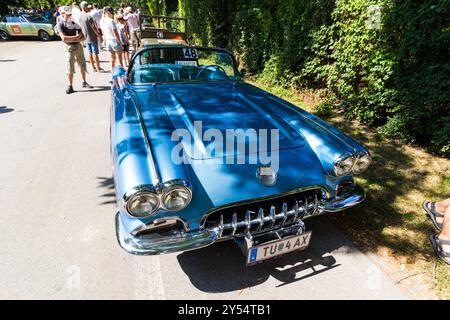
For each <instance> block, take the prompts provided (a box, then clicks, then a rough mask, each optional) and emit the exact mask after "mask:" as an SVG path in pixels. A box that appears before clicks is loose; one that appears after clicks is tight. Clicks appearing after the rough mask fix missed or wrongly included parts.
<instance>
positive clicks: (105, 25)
mask: <svg viewBox="0 0 450 320" xmlns="http://www.w3.org/2000/svg"><path fill="white" fill-rule="evenodd" d="M103 12H104V17H103V19H102V22H101V25H102V31H103V37H104V38H105V45H106V50H107V51H109V54H110V57H111V72H112V70H113V69H114V67H115V65H116V60H117V59H118V60H119V65H120V66H122V67H123V60H122V41H121V39H120V36H119V32H118V31H117V25H116V22H115V21H114V10H113V8H111V7H105V8H104V9H103Z"/></svg>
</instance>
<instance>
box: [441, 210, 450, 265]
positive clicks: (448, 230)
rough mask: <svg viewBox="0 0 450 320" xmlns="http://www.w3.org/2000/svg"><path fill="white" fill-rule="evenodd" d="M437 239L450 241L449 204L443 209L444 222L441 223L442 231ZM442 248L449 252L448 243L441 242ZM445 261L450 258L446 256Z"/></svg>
mask: <svg viewBox="0 0 450 320" xmlns="http://www.w3.org/2000/svg"><path fill="white" fill-rule="evenodd" d="M439 240H445V241H450V206H448V207H447V210H445V216H444V223H443V225H442V231H441V233H440V234H439ZM442 249H443V250H444V252H450V245H447V244H443V245H442ZM446 260H447V262H449V261H450V258H446Z"/></svg>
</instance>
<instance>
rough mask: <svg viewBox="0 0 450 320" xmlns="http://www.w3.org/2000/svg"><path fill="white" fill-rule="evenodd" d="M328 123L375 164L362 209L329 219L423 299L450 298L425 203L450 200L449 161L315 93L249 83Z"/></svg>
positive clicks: (365, 182) (361, 179) (361, 180)
mask: <svg viewBox="0 0 450 320" xmlns="http://www.w3.org/2000/svg"><path fill="white" fill-rule="evenodd" d="M250 82H251V83H253V84H254V85H256V86H258V87H260V88H263V89H265V90H267V91H269V92H271V93H273V94H275V95H277V96H279V97H281V98H283V99H285V100H288V101H289V102H291V103H294V104H295V105H297V106H299V107H301V108H303V109H305V110H307V111H309V112H311V113H314V114H316V115H318V116H322V118H324V117H325V118H324V120H326V121H328V122H330V123H331V124H332V125H334V126H335V127H337V128H338V129H340V130H341V131H342V132H344V133H346V134H347V135H349V136H351V137H353V138H355V139H356V140H357V141H359V142H360V143H362V144H363V145H365V146H366V147H367V148H368V149H369V150H370V152H371V154H372V157H373V163H372V165H371V167H370V168H369V170H368V171H367V172H365V173H364V174H363V175H361V176H358V177H356V178H355V180H356V182H357V183H358V184H359V185H361V186H362V187H363V188H364V189H365V190H366V192H367V199H366V200H365V201H364V202H363V203H362V204H361V205H359V206H356V207H354V208H352V209H350V210H347V211H343V212H341V213H339V214H336V215H334V216H329V217H330V219H332V220H333V221H334V222H335V223H337V224H338V225H339V226H340V227H341V229H342V230H343V232H344V233H345V234H346V235H347V236H348V237H349V238H350V239H351V240H352V241H353V242H354V243H355V244H356V245H357V246H358V247H359V248H360V249H361V250H362V251H363V252H374V253H376V254H378V256H380V257H381V258H383V259H385V260H387V261H389V262H390V263H391V264H392V265H393V266H394V267H395V268H398V270H399V271H402V272H403V273H406V274H408V276H407V279H406V280H405V281H407V282H409V284H411V283H413V284H414V285H417V284H418V283H420V287H421V288H422V289H421V290H420V292H419V296H418V298H441V299H450V268H449V267H448V266H447V265H446V264H445V263H444V262H442V261H441V260H439V259H437V258H436V257H435V255H434V252H433V249H432V247H431V245H430V242H429V236H430V235H431V234H433V233H436V231H435V230H434V228H433V225H432V223H431V221H430V220H429V219H428V218H427V216H426V215H425V213H424V211H423V209H422V203H423V201H425V200H432V201H439V200H442V199H444V198H448V197H449V196H450V160H448V159H443V158H439V157H436V156H433V155H431V154H429V153H427V152H425V151H424V150H423V149H422V148H418V147H414V146H411V145H405V144H402V143H401V142H399V141H392V140H387V139H385V138H383V137H382V136H381V135H380V134H379V133H378V132H377V131H375V130H373V129H370V128H368V127H367V126H365V125H363V124H361V123H359V122H357V121H352V120H350V119H347V118H346V117H345V116H344V115H343V113H342V112H339V111H336V110H334V109H332V108H329V107H326V109H325V110H326V112H325V113H324V112H323V110H324V108H323V106H324V103H323V102H324V101H322V99H321V98H320V97H318V96H317V95H315V94H313V93H304V92H298V91H296V90H294V89H290V88H283V87H279V86H274V85H267V84H264V83H262V82H261V81H259V80H258V79H252V81H250Z"/></svg>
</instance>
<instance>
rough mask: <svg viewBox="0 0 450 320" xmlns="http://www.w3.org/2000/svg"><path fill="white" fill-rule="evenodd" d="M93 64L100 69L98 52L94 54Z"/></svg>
mask: <svg viewBox="0 0 450 320" xmlns="http://www.w3.org/2000/svg"><path fill="white" fill-rule="evenodd" d="M94 58H95V64H96V65H97V70H100V59H99V58H98V54H96V55H94Z"/></svg>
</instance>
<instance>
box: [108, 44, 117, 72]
mask: <svg viewBox="0 0 450 320" xmlns="http://www.w3.org/2000/svg"><path fill="white" fill-rule="evenodd" d="M109 55H110V59H111V72H112V71H113V69H114V67H115V66H116V53H115V52H114V50H112V49H111V50H109Z"/></svg>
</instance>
